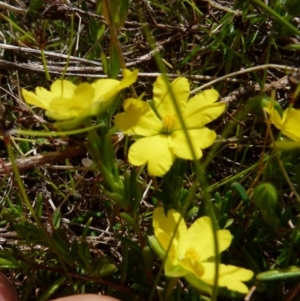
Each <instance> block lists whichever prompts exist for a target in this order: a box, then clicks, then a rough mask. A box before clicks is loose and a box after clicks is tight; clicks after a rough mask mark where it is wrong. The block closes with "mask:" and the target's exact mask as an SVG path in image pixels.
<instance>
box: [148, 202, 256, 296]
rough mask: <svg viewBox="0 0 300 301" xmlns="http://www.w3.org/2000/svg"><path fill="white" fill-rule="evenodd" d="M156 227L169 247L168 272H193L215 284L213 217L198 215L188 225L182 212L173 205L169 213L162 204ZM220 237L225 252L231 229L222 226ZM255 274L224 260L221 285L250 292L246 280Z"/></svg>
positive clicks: (176, 274) (164, 246) (178, 274)
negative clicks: (228, 263) (189, 225)
mask: <svg viewBox="0 0 300 301" xmlns="http://www.w3.org/2000/svg"><path fill="white" fill-rule="evenodd" d="M153 228H154V234H155V237H156V239H157V240H158V242H159V244H160V246H161V247H162V249H163V250H164V252H166V251H167V250H169V251H168V254H167V258H166V261H165V266H164V268H165V274H166V276H169V277H186V278H187V280H189V275H190V274H193V275H194V276H196V278H197V279H198V281H203V282H205V283H206V284H208V285H210V286H212V285H213V284H214V279H215V261H214V260H210V259H212V257H213V256H215V248H214V239H213V230H212V225H211V220H210V218H209V217H207V216H205V217H201V218H198V219H197V220H196V221H195V222H194V223H193V224H192V225H191V227H190V228H187V226H186V224H185V222H184V220H183V219H182V218H181V215H180V213H178V212H176V211H175V210H173V209H172V210H169V211H168V214H167V215H166V214H165V212H164V210H163V208H162V207H158V208H156V209H155V210H154V212H153ZM176 229H177V231H176V233H175V235H174V232H175V230H176ZM172 238H173V239H172ZM217 240H218V246H219V252H220V253H221V252H222V251H224V250H226V249H227V248H228V247H229V246H230V243H231V241H232V237H231V234H230V232H229V231H228V230H218V231H217ZM170 244H171V245H170ZM169 245H170V246H169ZM252 277H253V272H252V271H250V270H247V269H244V268H239V267H236V266H233V265H225V264H220V265H219V277H218V286H220V287H226V288H228V289H229V290H233V291H237V292H240V293H242V294H246V293H247V292H248V288H247V286H246V285H245V284H244V283H243V281H248V280H250V279H251V278H252Z"/></svg>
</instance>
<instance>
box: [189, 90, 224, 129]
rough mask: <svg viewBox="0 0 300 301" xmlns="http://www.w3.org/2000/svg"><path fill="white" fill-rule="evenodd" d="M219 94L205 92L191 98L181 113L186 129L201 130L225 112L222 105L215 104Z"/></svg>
mask: <svg viewBox="0 0 300 301" xmlns="http://www.w3.org/2000/svg"><path fill="white" fill-rule="evenodd" d="M218 97H219V94H218V92H217V91H216V90H213V89H211V90H205V91H204V92H202V93H200V94H198V95H196V96H194V97H193V98H191V99H190V100H189V102H188V104H187V107H186V110H185V111H184V113H183V117H184V120H185V124H186V127H187V128H188V129H196V128H201V127H203V126H204V125H205V124H207V123H209V122H211V121H212V120H214V119H216V118H218V117H219V116H220V115H221V114H222V113H223V112H224V111H225V104H224V103H215V101H217V100H218Z"/></svg>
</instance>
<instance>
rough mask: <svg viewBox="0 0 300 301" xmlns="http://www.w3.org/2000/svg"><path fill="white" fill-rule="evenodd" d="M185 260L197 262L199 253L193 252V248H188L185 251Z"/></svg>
mask: <svg viewBox="0 0 300 301" xmlns="http://www.w3.org/2000/svg"><path fill="white" fill-rule="evenodd" d="M185 258H186V259H188V260H190V261H192V262H199V261H200V255H199V253H198V252H197V251H196V250H195V248H193V247H191V248H188V249H187V250H186V251H185Z"/></svg>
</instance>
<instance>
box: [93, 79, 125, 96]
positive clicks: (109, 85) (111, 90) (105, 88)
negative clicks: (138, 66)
mask: <svg viewBox="0 0 300 301" xmlns="http://www.w3.org/2000/svg"><path fill="white" fill-rule="evenodd" d="M119 84H120V81H118V80H116V79H110V78H105V79H98V80H96V81H94V82H93V83H92V87H93V88H94V89H95V98H94V101H93V102H98V101H106V100H109V96H110V95H109V94H111V95H116V94H117V93H118V92H119V90H118V89H117V87H118V86H119Z"/></svg>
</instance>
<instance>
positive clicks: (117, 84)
mask: <svg viewBox="0 0 300 301" xmlns="http://www.w3.org/2000/svg"><path fill="white" fill-rule="evenodd" d="M123 75H124V78H123V79H122V80H121V81H118V80H116V79H108V78H107V79H99V80H97V81H96V82H94V83H93V84H92V85H93V87H94V89H95V90H96V95H95V101H96V102H97V101H108V100H110V99H111V98H113V97H115V96H116V95H117V94H118V93H119V92H120V91H121V90H123V89H125V88H127V87H129V86H130V85H132V84H133V83H134V82H135V81H136V79H137V76H138V70H137V69H135V70H133V71H132V72H131V71H130V70H127V69H125V70H124V71H123Z"/></svg>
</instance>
